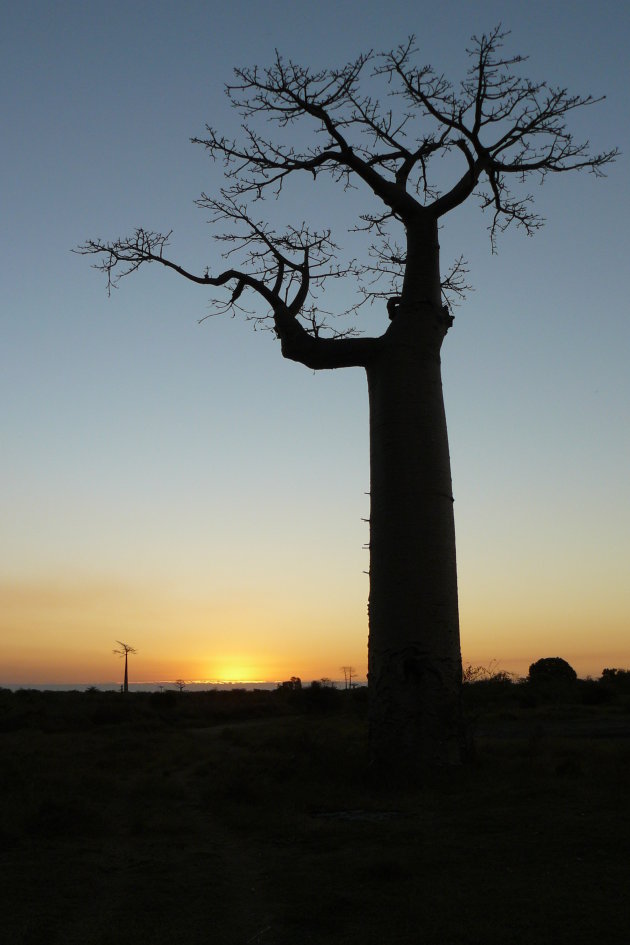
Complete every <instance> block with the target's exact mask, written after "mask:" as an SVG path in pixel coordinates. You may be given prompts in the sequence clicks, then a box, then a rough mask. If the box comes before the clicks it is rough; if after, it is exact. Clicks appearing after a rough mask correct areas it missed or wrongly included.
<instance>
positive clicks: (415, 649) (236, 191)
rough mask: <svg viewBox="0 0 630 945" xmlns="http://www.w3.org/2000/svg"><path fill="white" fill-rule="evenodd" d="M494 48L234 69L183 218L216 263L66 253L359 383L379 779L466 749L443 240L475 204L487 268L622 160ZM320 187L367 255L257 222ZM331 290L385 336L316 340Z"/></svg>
mask: <svg viewBox="0 0 630 945" xmlns="http://www.w3.org/2000/svg"><path fill="white" fill-rule="evenodd" d="M506 36H507V34H506V33H505V32H504V31H502V30H501V28H500V27H497V28H495V29H493V30H491V31H490V32H489V33H487V34H483V35H482V36H480V37H476V36H475V37H473V39H472V41H471V46H470V48H469V50H468V56H469V69H468V71H467V73H466V75H465V77H464V79H463V80H462V81H461V82H459V83H458V84H456V85H454V84H452V83H451V82H450V81H449V80H448V79H447V78H446V77H445V76H444V75H442V74H441V73H440V72H436V71H435V70H434V69H433V68H432V67H431V66H429V65H422V64H418V61H417V49H416V44H415V41H414V39H413V37H412V38H410V39H409V40H407V41H406V42H404V43H403V44H402V45H400V46H398V47H397V48H395V49H393V50H390V51H386V52H384V53H382V54H378V55H377V54H374V53H372V52H368V53H365V54H363V55H360V56H358V57H357V58H356V59H354V60H352V61H350V62H348V63H347V64H346V65H343V66H341V67H340V68H322V69H319V70H312V69H310V68H309V67H306V66H301V65H299V64H297V63H295V62H292V61H290V60H285V59H283V58H282V57H281V56H280V55H276V58H275V60H274V61H273V62H272V64H271V65H270V66H269V67H268V68H264V69H263V68H259V67H257V66H254V67H252V68H240V69H236V70H235V76H236V78H235V81H234V83H233V84H232V85H229V86H228V87H227V95H228V98H229V100H230V101H231V103H232V105H233V106H234V108H235V109H236V111H237V113H238V115H239V116H240V119H241V122H242V124H241V135H240V139H239V140H234V139H233V138H231V137H227V136H225V135H223V134H221V133H220V132H218V131H216V130H215V129H214V128H212V127H207V132H206V135H205V136H204V137H203V138H198V139H194V141H195V142H196V143H198V144H201V145H202V146H203V147H204V148H206V149H207V151H208V153H209V155H210V156H211V157H212V158H213V159H219V160H221V161H222V162H223V164H224V167H225V174H226V184H225V186H224V187H223V188H222V189H221V190H220V191H219V193H218V194H216V195H208V194H205V193H204V194H202V195H201V197H200V198H199V200H198V201H197V203H198V206H199V207H200V208H201V209H202V210H203V211H204V212H206V213H208V212H209V214H210V222H211V224H216V225H219V226H221V227H222V229H221V230H220V231H219V232H217V234H216V238H217V239H218V240H219V241H220V245H222V246H224V247H226V253H225V257H226V262H225V264H224V265H223V266H222V265H219V266H217V265H216V263H213V264H212V265H211V266H209V267H208V268H207V269H206V270H205V271H203V270H202V271H201V272H191V271H190V270H189V269H187V268H186V267H185V266H182V265H181V264H180V263H179V262H176V261H174V260H173V259H172V258H171V257H170V255H169V253H168V250H167V247H168V245H169V241H170V236H171V233H170V232H167V233H160V232H153V231H150V230H147V229H143V228H140V229H137V230H135V232H134V233H132V234H131V235H130V236H128V237H124V238H122V239H116V240H113V241H102V240H99V239H96V240H89V241H88V242H86V243H85V244H84V245H83V246H82V247H80V248H79V251H80V252H82V253H84V254H90V255H94V256H96V257H98V259H99V262H98V263H97V265H96V267H97V268H98V269H101V270H102V271H103V272H104V273H105V274H106V276H107V280H108V286H109V287H111V286H112V285H113V284H115V283H116V282H117V281H118V280H119V278H121V277H122V276H126V275H128V274H130V273H132V272H135V271H136V270H137V269H139V268H140V267H141V266H144V265H145V264H152V263H155V264H157V265H159V266H163V267H166V268H167V269H169V270H171V271H173V272H175V273H177V274H178V275H179V276H182V277H183V278H185V279H188V280H190V281H191V282H194V283H197V284H198V285H200V286H213V287H216V289H217V290H218V291H219V292H220V293H224V294H223V295H222V296H221V298H220V299H218V300H217V302H216V311H217V312H231V313H233V314H234V313H243V312H245V315H246V317H248V318H250V319H252V320H253V321H254V323H255V325H258V326H268V327H270V328H271V329H272V330H273V331H274V332H275V334H276V336H277V338H278V339H279V341H280V348H281V352H282V355H283V356H284V357H285V358H288V359H290V360H292V361H297V362H299V363H301V364H303V365H305V366H306V367H307V368H309V369H311V370H316V371H319V370H325V369H335V368H349V367H355V368H360V369H363V370H364V371H365V372H366V375H367V383H368V394H369V405H370V468H371V481H370V496H371V499H370V571H369V574H370V596H369V643H368V688H369V704H370V753H371V757H372V763H373V765H374V767H375V768H376V769H382V770H386V771H390V770H391V769H392V768H393V769H400V770H401V771H404V772H408V773H412V774H417V772H418V771H419V770H421V769H422V768H423V767H425V766H427V765H433V764H452V763H459V762H461V761H462V758H463V756H464V754H465V745H466V740H465V737H464V732H463V724H462V717H461V686H462V664H461V653H460V642H459V617H458V601H457V575H456V563H455V530H454V516H453V489H452V484H451V471H450V459H449V448H448V438H447V431H446V420H445V414H444V402H443V397H442V380H441V368H440V357H441V348H442V343H443V341H444V339H445V337H446V334H447V332H448V331H449V329H450V328H451V326H452V324H453V315H452V311H451V308H452V304H453V302H454V301H455V300H457V299H458V298H459V297H461V296H462V295H463V294H464V292H465V289H466V275H467V269H466V266H465V263H464V261H463V259H461V258H460V259H458V260H456V262H455V263H454V264H453V266H452V267H451V268H450V269H449V270H448V271H446V273H441V270H440V259H439V241H438V228H439V226H440V225H443V223H444V220H445V219H446V218H447V217H448V215H449V214H450V213H452V212H453V211H455V210H456V209H457V208H458V207H459V206H461V205H462V204H463V203H464V202H465V201H467V200H470V199H476V200H477V201H478V202H479V204H480V206H481V209H482V211H485V212H487V213H488V214H489V217H490V220H489V233H490V244H491V248H492V250H493V251H494V249H495V247H496V243H497V239H498V237H499V236H500V234H501V233H502V232H503V231H504V230H506V229H507V228H508V227H518V228H520V229H521V230H522V231H523V232H525V233H526V234H528V235H531V234H533V233H535V232H536V230H537V229H538V227H539V226H541V220H540V218H539V217H538V216H537V215H536V214H535V212H534V210H533V208H532V197H531V194H530V192H529V190H528V189H527V187H528V181H530V180H532V179H533V180H534V181H536V180H538V181H543V180H544V179H545V178H547V177H550V176H551V177H553V176H554V175H556V174H559V173H566V172H572V171H576V172H577V171H590V172H592V173H593V174H595V175H596V176H601V175H603V173H604V169H605V168H606V166H607V165H608V164H610V162H611V161H613V160H614V158H615V156H616V154H617V151H616V149H613V150H609V151H603V152H600V153H591V151H590V148H589V144H588V142H579V141H576V140H575V139H574V137H573V134H572V132H571V130H570V129H569V127H568V124H567V122H568V120H569V119H570V117H571V116H572V114H573V112H575V111H577V110H578V109H584V108H587V107H589V106H591V105H594V104H595V103H596V102H597V101H599V99H597V98H594V97H593V96H591V95H574V94H570V93H569V92H568V91H567V90H566V89H563V88H554V87H552V86H550V85H549V84H548V83H546V82H544V81H543V82H538V81H532V80H530V79H528V78H525V77H523V75H522V65H523V63H524V61H525V60H524V57H522V56H520V55H510V54H506V53H504V51H503V49H504V41H505V39H506ZM270 129H271V130H270ZM325 175H329V177H330V178H332V180H333V182H335V183H337V184H338V185H339V187H340V194H339V202H341V201H343V199H344V192H345V191H348V190H350V189H355V188H358V189H359V190H360V191H361V193H362V194H363V195H364V196H365V205H364V210H363V212H362V213H360V215H359V218H358V219H357V220H356V222H355V225H354V230H356V231H359V232H361V231H363V233H364V235H365V234H367V239H368V241H370V240H371V245H369V246H362V249H361V252H363V253H364V255H363V256H362V257H361V258H359V260H358V261H350V260H348V259H346V257H342V256H341V255H340V250H339V247H338V243H337V241H336V240H335V239H334V238H333V234H332V232H331V230H330V229H320V230H318V229H316V228H313V227H311V226H309V225H308V224H307V223H301V224H300V223H299V222H298V223H297V224H294V225H289V226H288V227H287V228H286V229H285V230H283V231H280V230H278V229H275V228H274V227H273V226H271V225H270V224H269V223H266V222H265V221H264V220H263V219H261V217H260V208H261V206H262V205H263V203H262V201H263V198H264V197H265V196H267V195H271V194H272V195H274V196H276V197H282V194H283V191H284V190H285V189H288V190H289V193H291V188H290V187H288V184H289V181H290V179H294V178H299V177H303V178H304V186H305V187H307V186H313V184H312V182H315V184H317V182H318V181H319V180H320V179H321V178H322V177H323V176H325ZM315 199H317V198H316V197H315V196H313V201H315ZM290 209H291V201H290V200H289V210H290ZM314 212H315V208H314ZM343 278H346V279H350V280H354V282H355V284H356V288H357V291H358V294H357V301H356V304H355V305H354V306H352V309H353V310H354V311H355V312H358V311H359V310H360V307H361V305H362V304H363V303H364V302H365V301H371V302H376V303H379V304H380V306H381V310H382V317H383V321H382V327H383V330H382V333H381V334H378V335H377V336H374V337H353V336H352V333H351V332H347V331H345V330H341V329H337V330H331V329H330V328H328V327H327V325H326V323H325V317H324V314H323V308H324V307H323V306H322V305H321V304H320V303H319V302H318V298H319V297H320V296H321V292H322V290H323V289H324V288H325V287H327V286H335V285H336V284H337V283H338V280H341V279H343ZM327 297H329V295H328V296H327ZM248 300H249V301H248Z"/></svg>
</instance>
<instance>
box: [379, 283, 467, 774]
mask: <svg viewBox="0 0 630 945" xmlns="http://www.w3.org/2000/svg"><path fill="white" fill-rule="evenodd" d="M447 328H448V317H447V316H446V314H445V312H444V311H443V310H442V308H441V307H439V306H438V305H435V304H431V303H427V302H424V303H419V304H417V305H410V304H409V302H408V301H405V302H404V303H401V305H400V307H399V308H398V310H397V313H396V315H395V317H394V319H393V321H392V324H391V326H390V328H389V330H388V332H387V333H386V335H385V336H384V337H383V339H382V348H381V350H380V352H379V356H378V357H376V358H374V359H372V360H371V361H370V363H369V364H368V365H367V368H366V370H367V376H368V386H369V395H370V461H371V486H370V492H371V512H370V603H369V614H370V637H369V647H368V671H369V698H370V752H371V759H372V764H373V766H374V768H375V769H376V770H377V771H378V772H380V773H384V774H387V773H388V772H392V773H394V774H407V775H410V776H412V777H415V776H417V775H418V773H419V772H421V771H422V770H424V769H425V768H426V767H428V766H435V765H436V764H457V763H460V762H461V761H462V760H463V755H464V737H463V725H462V716H461V699H460V697H461V654H460V645H459V620H458V606H457V574H456V561H455V527H454V518H453V496H452V485H451V472H450V459H449V451H448V438H447V431H446V419H445V414H444V402H443V397H442V381H441V373H440V348H441V344H442V341H443V339H444V336H445V334H446V331H447Z"/></svg>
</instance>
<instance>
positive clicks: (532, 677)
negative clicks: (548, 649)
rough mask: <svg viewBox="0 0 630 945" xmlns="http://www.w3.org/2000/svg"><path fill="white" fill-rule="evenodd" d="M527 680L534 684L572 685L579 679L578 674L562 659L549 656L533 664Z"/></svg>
mask: <svg viewBox="0 0 630 945" xmlns="http://www.w3.org/2000/svg"><path fill="white" fill-rule="evenodd" d="M527 678H528V679H529V681H530V682H532V683H571V682H575V680H576V679H577V673H576V672H575V670H574V669H573V667H572V666H570V665H569V663H567V661H566V660H563V659H562V658H561V657H559V656H547V657H545V658H544V659H540V660H536V662H535V663H532V665H531V666H530V667H529V673H528V676H527Z"/></svg>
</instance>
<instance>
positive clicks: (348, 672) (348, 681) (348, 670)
mask: <svg viewBox="0 0 630 945" xmlns="http://www.w3.org/2000/svg"><path fill="white" fill-rule="evenodd" d="M341 672H342V673H343V681H344V689H352V677H353V676H356V674H357V671H356V669H355V668H354V666H342V667H341Z"/></svg>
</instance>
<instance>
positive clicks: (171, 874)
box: [0, 693, 630, 945]
mask: <svg viewBox="0 0 630 945" xmlns="http://www.w3.org/2000/svg"><path fill="white" fill-rule="evenodd" d="M1 695H2V696H3V699H2V700H0V709H2V712H1V713H0V723H1V724H0V749H1V752H2V754H1V766H0V790H1V803H2V807H1V813H0V851H1V852H0V864H1V871H2V883H1V894H0V895H1V899H2V901H1V918H0V922H1V926H0V938H1V939H2V941H6V942H7V943H11V945H13V943H15V945H18V943H29V945H30V943H33V945H35V943H38V945H40V943H46V945H48V943H50V945H53V943H55V945H56V943H59V945H66V943H67V945H74V943H81V945H114V943H116V945H118V943H121V942H133V943H134V945H145V943H146V945H149V943H150V945H162V943H164V945H166V943H169V945H172V943H180V942H181V943H190V945H196V943H214V945H222V943H225V945H239V943H243V945H245V943H260V945H275V943H277V945H281V943H282V945H284V943H333V945H336V943H362V945H371V943H374V945H376V943H379V945H387V943H398V942H400V943H412V945H414V943H423V945H425V943H426V945H475V943H479V945H495V943H496V945H499V943H500V945H512V943H513V945H546V943H550V945H551V943H554V945H562V943H567V945H569V943H571V945H576V943H589V945H590V943H593V942H596V943H604V945H606V943H625V942H627V941H628V890H629V888H630V884H629V880H630V869H629V862H630V857H629V854H630V819H629V817H628V798H629V796H630V793H629V792H630V738H629V737H628V732H630V714H629V713H628V707H627V706H623V705H613V706H610V705H592V706H589V705H570V704H566V703H563V704H555V705H554V704H545V703H543V704H538V705H529V706H527V705H525V706H520V707H519V706H518V705H517V704H512V703H511V702H509V704H508V703H506V702H505V701H504V700H503V701H502V699H498V700H497V699H495V700H494V701H493V702H492V704H485V705H482V702H483V700H481V702H480V701H479V699H477V703H478V704H477V705H476V706H475V705H474V702H475V700H474V699H473V700H472V703H473V705H472V706H471V708H470V710H469V711H470V712H471V714H472V715H473V716H475V717H476V727H477V738H476V747H477V756H476V760H475V761H474V763H472V764H471V765H469V766H467V767H465V768H462V769H456V770H443V771H439V772H437V773H435V774H434V775H432V776H431V777H430V778H429V779H427V781H426V783H425V784H424V785H423V786H422V787H419V788H415V789H413V790H411V789H402V788H394V787H389V788H384V787H382V786H381V787H375V786H373V785H372V784H371V783H370V779H369V776H368V772H367V766H366V731H365V721H364V714H365V713H364V698H363V697H362V696H361V695H360V694H343V693H340V694H338V695H336V696H335V697H334V698H333V697H331V701H330V702H329V704H328V703H327V704H326V705H317V706H313V705H311V704H309V703H306V702H305V703H304V704H297V703H295V702H293V703H292V702H290V701H287V700H285V701H284V702H282V701H278V697H277V696H275V695H274V694H264V695H261V696H260V697H259V698H256V697H254V696H253V694H248V695H247V697H246V696H244V695H242V694H234V696H233V698H232V703H231V705H230V694H223V698H222V700H218V699H214V702H213V703H212V711H210V708H209V706H210V703H209V702H208V701H206V702H205V703H204V702H203V700H201V699H197V700H196V705H195V702H194V700H195V699H196V694H195V695H193V694H188V696H187V694H185V693H184V694H182V696H181V697H179V698H178V699H177V700H173V699H171V700H170V707H169V706H167V702H168V700H165V701H163V702H162V703H160V702H159V700H158V699H156V698H155V697H146V698H145V697H144V695H143V698H142V699H140V698H138V699H136V697H135V695H133V694H130V695H129V696H121V695H120V694H117V693H103V694H90V693H73V694H68V693H66V694H56V693H49V694H41V693H30V694H29V693H22V694H19V693H14V694H8V693H2V694H1ZM173 695H174V694H173ZM187 698H189V701H188V702H186V701H185V700H186V699H187ZM204 705H205V710H204V708H203V707H204ZM200 707H201V708H200Z"/></svg>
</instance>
